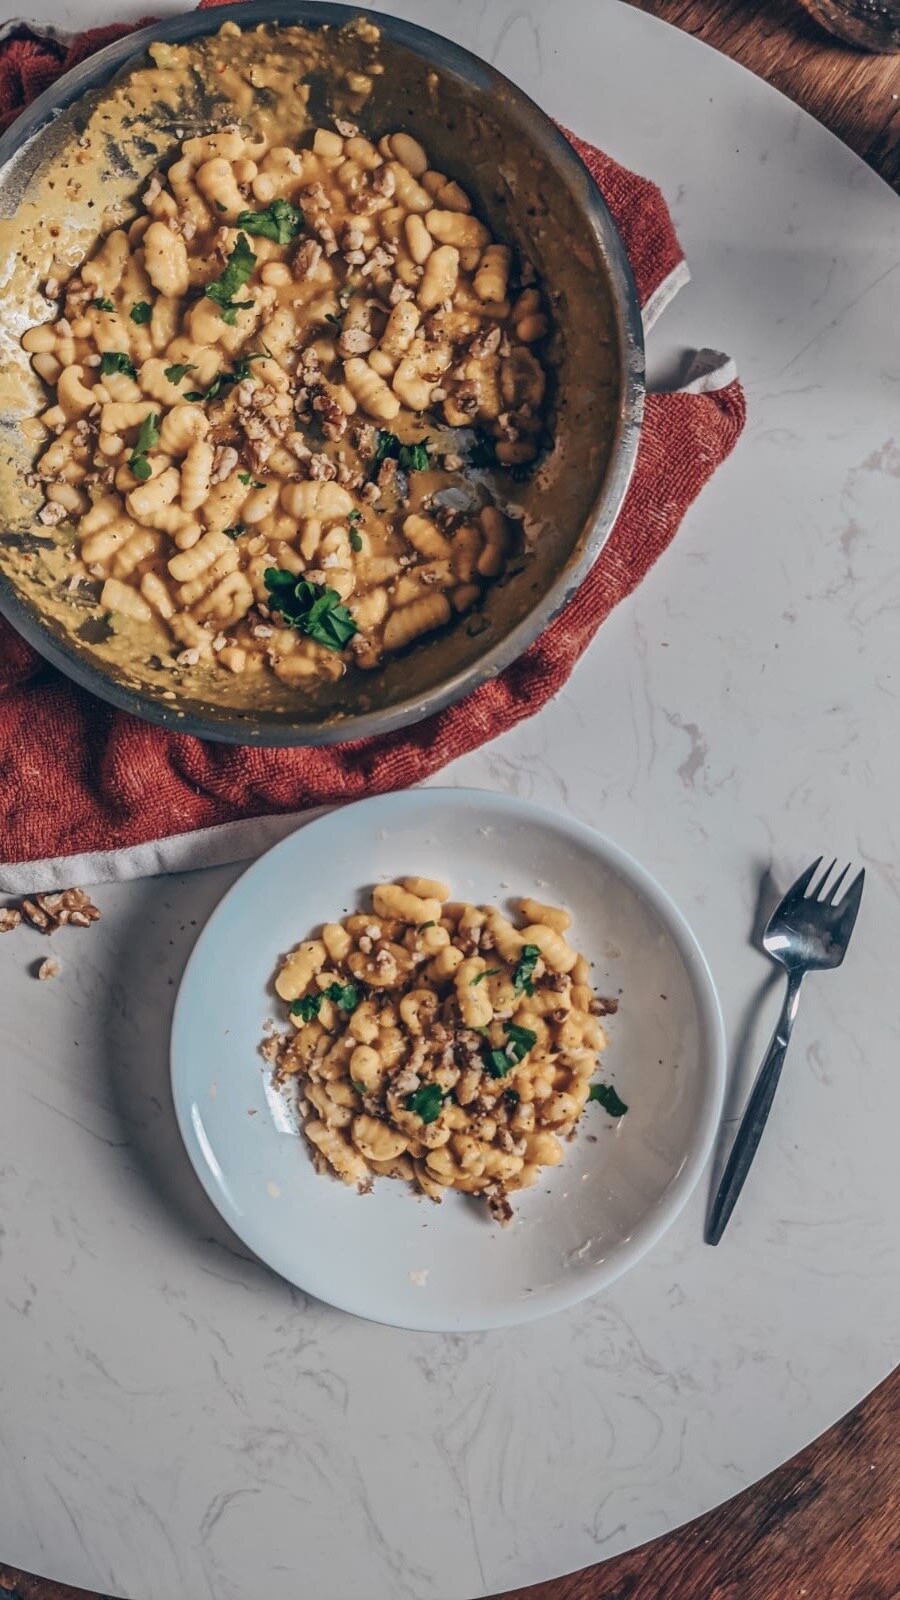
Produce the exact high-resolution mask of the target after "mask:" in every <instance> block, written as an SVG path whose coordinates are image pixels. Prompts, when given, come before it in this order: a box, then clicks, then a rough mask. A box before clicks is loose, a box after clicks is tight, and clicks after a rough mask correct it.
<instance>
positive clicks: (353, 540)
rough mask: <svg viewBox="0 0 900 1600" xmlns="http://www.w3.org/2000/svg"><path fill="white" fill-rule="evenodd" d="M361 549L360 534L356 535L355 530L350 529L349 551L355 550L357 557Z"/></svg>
mask: <svg viewBox="0 0 900 1600" xmlns="http://www.w3.org/2000/svg"><path fill="white" fill-rule="evenodd" d="M362 547H363V542H362V536H361V534H358V533H357V531H356V529H355V528H351V529H350V549H351V550H355V551H356V553H357V555H358V554H359V552H360V550H361V549H362Z"/></svg>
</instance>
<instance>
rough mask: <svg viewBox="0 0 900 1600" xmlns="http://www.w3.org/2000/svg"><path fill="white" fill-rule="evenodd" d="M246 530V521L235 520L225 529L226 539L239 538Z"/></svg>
mask: <svg viewBox="0 0 900 1600" xmlns="http://www.w3.org/2000/svg"><path fill="white" fill-rule="evenodd" d="M246 532H247V524H246V522H233V523H232V525H231V527H230V528H226V529H225V537H226V539H239V538H240V537H241V534H242V533H246Z"/></svg>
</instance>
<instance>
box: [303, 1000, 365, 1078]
mask: <svg viewBox="0 0 900 1600" xmlns="http://www.w3.org/2000/svg"><path fill="white" fill-rule="evenodd" d="M323 1000H333V1001H334V1003H335V1005H336V1006H340V1008H341V1010H342V1011H346V1012H347V1013H348V1014H349V1013H350V1012H351V1011H355V1010H356V1008H357V1006H358V1005H359V990H358V989H357V987H356V984H355V983H330V984H329V985H328V988H327V989H322V990H321V991H320V993H319V994H305V995H304V996H303V998H302V1000H295V1001H294V1003H293V1005H292V1006H291V1011H292V1013H293V1015H294V1016H295V1017H302V1019H303V1021H304V1022H311V1021H312V1019H313V1017H317V1016H318V1015H319V1011H320V1010H321V1006H322V1001H323ZM354 1087H356V1086H355V1085H354ZM359 1093H360V1094H365V1089H360V1090H359Z"/></svg>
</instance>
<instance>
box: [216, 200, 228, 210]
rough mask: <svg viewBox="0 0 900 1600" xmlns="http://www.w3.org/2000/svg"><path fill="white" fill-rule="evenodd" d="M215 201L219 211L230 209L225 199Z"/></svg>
mask: <svg viewBox="0 0 900 1600" xmlns="http://www.w3.org/2000/svg"><path fill="white" fill-rule="evenodd" d="M213 203H214V205H215V208H216V210H217V211H227V210H228V207H227V205H226V204H225V201H224V200H216V201H214V202H213Z"/></svg>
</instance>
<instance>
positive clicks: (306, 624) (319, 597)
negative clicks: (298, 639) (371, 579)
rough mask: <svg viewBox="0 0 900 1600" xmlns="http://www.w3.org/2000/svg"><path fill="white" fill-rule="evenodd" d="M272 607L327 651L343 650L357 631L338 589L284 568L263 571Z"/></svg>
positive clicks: (290, 626) (288, 622)
mask: <svg viewBox="0 0 900 1600" xmlns="http://www.w3.org/2000/svg"><path fill="white" fill-rule="evenodd" d="M263 578H264V580H265V585H266V588H267V589H268V591H269V598H270V601H271V603H272V606H273V607H274V609H275V610H276V611H279V612H280V613H281V616H282V620H283V621H284V622H285V623H286V625H287V626H288V627H289V628H296V629H297V630H298V631H299V632H300V633H305V634H306V635H307V636H308V637H309V638H310V639H315V640H316V642H317V644H322V645H325V647H326V649H328V650H343V649H344V647H345V645H347V644H349V642H350V640H351V639H352V638H353V635H354V634H355V633H356V631H357V630H356V623H355V622H354V620H353V617H352V616H351V615H350V612H349V611H348V610H347V607H346V606H345V605H343V604H342V603H341V597H340V595H339V594H338V592H337V590H336V589H327V588H325V586H324V585H323V584H321V583H311V582H310V580H309V579H308V578H298V577H297V574H296V573H295V572H286V571H284V569H283V568H282V567H266V569H265V572H264V573H263Z"/></svg>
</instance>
